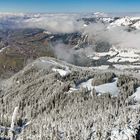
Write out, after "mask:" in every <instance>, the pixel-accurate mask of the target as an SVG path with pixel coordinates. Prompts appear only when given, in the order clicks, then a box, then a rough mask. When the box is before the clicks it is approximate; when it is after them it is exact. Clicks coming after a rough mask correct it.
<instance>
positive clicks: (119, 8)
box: [0, 0, 140, 12]
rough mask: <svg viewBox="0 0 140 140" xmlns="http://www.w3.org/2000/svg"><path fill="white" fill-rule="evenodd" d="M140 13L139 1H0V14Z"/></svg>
mask: <svg viewBox="0 0 140 140" xmlns="http://www.w3.org/2000/svg"><path fill="white" fill-rule="evenodd" d="M95 11H101V12H140V0H0V12H95Z"/></svg>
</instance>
